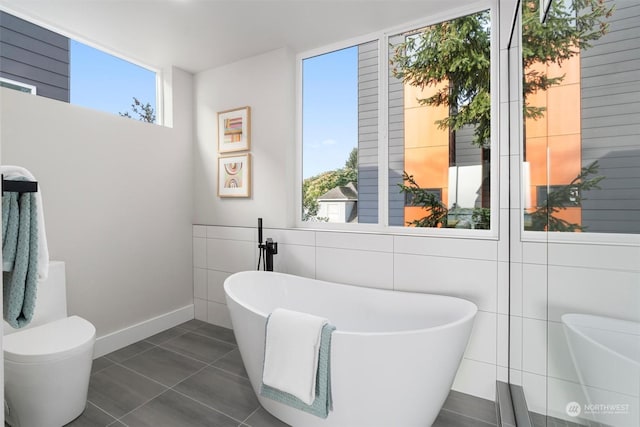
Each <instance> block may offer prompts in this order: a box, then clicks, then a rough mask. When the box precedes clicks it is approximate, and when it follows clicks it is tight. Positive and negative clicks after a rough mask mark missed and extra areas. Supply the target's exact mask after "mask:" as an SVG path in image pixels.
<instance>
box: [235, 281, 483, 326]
mask: <svg viewBox="0 0 640 427" xmlns="http://www.w3.org/2000/svg"><path fill="white" fill-rule="evenodd" d="M255 273H263V274H277V275H280V276H287V277H296V278H301V279H308V280H314V281H317V282H321V283H326V284H329V285H334V286H346V287H350V288H357V289H362V290H366V291H374V292H385V293H386V292H393V293H402V294H419V295H431V296H435V297H438V298H445V299H454V300H459V301H463V302H464V303H465V304H466V305H469V310H468V312H466V310H465V312H466V314H465V315H464V316H462V317H460V318H459V319H457V320H454V321H453V322H447V323H444V324H442V325H438V326H432V327H429V328H419V329H409V330H401V331H388V332H358V331H344V330H340V329H336V330H335V331H333V335H344V336H350V335H357V336H361V337H384V336H394V335H395V336H397V335H413V334H415V335H418V334H421V333H425V332H437V331H440V330H443V329H449V328H452V327H454V326H456V325H459V324H464V323H466V322H470V321H473V319H474V318H475V316H476V314H477V313H478V306H477V305H476V304H475V303H473V302H471V301H469V300H467V299H464V298H460V297H456V296H451V295H440V294H430V293H426V292H408V291H395V290H390V289H379V288H370V287H366V286H355V285H348V284H344V283H337V282H328V281H325V280H319V279H309V278H308V277H302V276H296V275H293V274H287V273H279V272H258V271H253V270H250V271H241V272H238V273H234V274H232V275H230V276H229V277H227V279H225V281H224V293H225V296H226V297H227V298H231V299H232V300H233V301H234V302H235V303H236V304H238V305H240V306H242V307H243V308H244V309H246V310H248V311H250V312H253V313H255V314H257V315H260V316H261V317H263V318H264V319H265V320H266V319H267V317H268V316H269V313H267V312H264V311H262V310H258V309H256V308H254V307H253V306H249V305H247V304H245V303H244V302H243V301H240V300H239V299H238V298H237V297H236V296H234V295H233V294H232V291H230V287H231V285H230V284H229V283H230V281H231V279H232V278H234V277H236V278H237V277H238V276H244V275H253V274H255Z"/></svg>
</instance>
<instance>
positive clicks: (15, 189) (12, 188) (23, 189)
mask: <svg viewBox="0 0 640 427" xmlns="http://www.w3.org/2000/svg"><path fill="white" fill-rule="evenodd" d="M5 191H9V192H12V193H36V192H37V191H38V182H37V181H13V180H10V179H4V176H2V192H3V193H4V192H5Z"/></svg>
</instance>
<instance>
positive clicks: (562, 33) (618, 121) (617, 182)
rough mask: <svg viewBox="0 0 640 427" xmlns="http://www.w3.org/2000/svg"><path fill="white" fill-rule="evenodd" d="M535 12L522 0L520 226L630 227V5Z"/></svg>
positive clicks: (633, 174)
mask: <svg viewBox="0 0 640 427" xmlns="http://www.w3.org/2000/svg"><path fill="white" fill-rule="evenodd" d="M575 4H579V5H580V7H582V9H579V10H575V9H574V5H575ZM592 7H594V8H593V9H592ZM539 15H540V13H539V11H538V10H537V2H525V3H524V4H523V31H524V33H523V58H522V61H523V71H524V85H523V87H524V93H523V97H524V101H525V108H524V111H523V114H524V119H525V120H524V129H523V130H524V132H523V134H524V139H523V144H524V146H523V152H524V155H523V161H524V164H523V168H522V169H523V180H524V188H525V195H524V201H525V203H524V213H523V222H524V228H525V230H529V231H549V232H581V233H626V234H640V88H639V86H638V75H639V73H640V56H639V54H640V50H638V49H637V46H638V44H639V43H640V34H639V33H638V31H637V28H639V27H640V8H638V7H637V5H632V4H631V3H629V2H624V1H610V2H606V3H605V4H604V5H601V4H600V3H599V2H597V1H590V0H589V1H586V2H579V3H578V2H569V1H553V2H552V3H551V6H550V9H549V12H548V14H547V21H546V23H545V24H541V23H540V21H539ZM575 46H580V48H578V49H576V48H575Z"/></svg>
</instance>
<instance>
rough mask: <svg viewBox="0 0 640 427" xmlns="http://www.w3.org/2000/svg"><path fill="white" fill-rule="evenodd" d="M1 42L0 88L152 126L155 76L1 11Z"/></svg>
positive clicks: (133, 65)
mask: <svg viewBox="0 0 640 427" xmlns="http://www.w3.org/2000/svg"><path fill="white" fill-rule="evenodd" d="M0 43H1V45H2V49H0V78H1V82H0V86H2V87H9V88H12V89H18V90H21V91H28V92H30V93H35V94H37V95H38V96H43V97H47V98H52V99H56V100H59V101H63V102H70V103H72V104H77V105H82V106H85V107H89V108H94V109H98V110H102V111H106V112H109V113H112V114H120V115H128V116H130V117H133V118H136V119H140V120H142V121H146V122H153V123H155V122H156V118H155V113H156V111H157V107H156V103H157V99H156V98H157V97H156V78H157V76H156V72H154V71H152V70H149V69H146V68H144V67H140V66H138V65H135V64H132V63H130V62H127V61H125V60H122V59H120V58H117V57H115V56H113V55H110V54H108V53H106V52H103V51H101V50H98V49H95V48H92V47H90V46H87V45H85V44H82V43H80V42H78V41H76V40H72V39H69V38H68V37H66V36H64V35H62V34H59V33H57V32H55V31H51V30H49V29H46V28H43V27H40V26H38V25H35V24H33V23H31V22H28V21H25V20H24V19H21V18H18V17H16V16H13V15H11V14H9V13H6V12H3V11H0ZM27 89H28V90H27ZM136 100H137V101H136ZM132 105H133V106H132Z"/></svg>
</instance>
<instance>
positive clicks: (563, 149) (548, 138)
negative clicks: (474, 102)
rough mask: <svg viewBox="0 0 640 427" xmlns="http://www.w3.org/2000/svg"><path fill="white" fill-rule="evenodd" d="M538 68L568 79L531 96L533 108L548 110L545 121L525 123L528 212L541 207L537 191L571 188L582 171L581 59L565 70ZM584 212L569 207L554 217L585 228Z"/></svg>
mask: <svg viewBox="0 0 640 427" xmlns="http://www.w3.org/2000/svg"><path fill="white" fill-rule="evenodd" d="M534 67H535V68H536V70H538V71H546V73H547V75H548V76H549V77H556V76H562V75H564V79H563V81H562V82H561V83H560V84H559V85H556V86H553V87H550V88H549V89H547V90H546V91H539V92H537V93H535V94H532V95H529V96H528V100H527V101H528V103H529V105H532V106H536V107H545V108H546V111H545V112H544V116H543V117H542V118H539V119H537V120H532V119H526V120H525V127H524V129H525V158H524V160H525V162H527V163H528V165H529V178H528V180H527V179H526V177H525V184H526V185H527V184H528V186H529V188H528V193H527V195H528V197H529V200H530V204H529V205H528V206H525V207H526V208H527V211H528V212H531V211H533V210H535V209H536V207H537V206H538V202H539V201H538V200H537V195H538V192H537V187H539V186H546V185H547V184H548V185H549V186H554V185H567V184H569V183H570V182H571V181H572V180H573V179H575V178H576V176H578V174H580V170H581V168H582V164H581V158H582V155H581V113H580V55H576V56H574V57H572V58H571V59H569V60H568V61H565V62H564V63H563V64H562V66H559V65H557V64H552V65H549V66H545V65H542V64H538V65H535V66H534ZM547 162H548V163H549V164H547ZM547 173H548V175H547ZM581 211H582V209H581V208H580V207H577V206H575V207H566V208H565V209H561V210H560V211H559V212H557V213H554V217H556V218H560V219H564V220H565V221H568V222H570V223H572V224H581V223H582V212H581Z"/></svg>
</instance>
